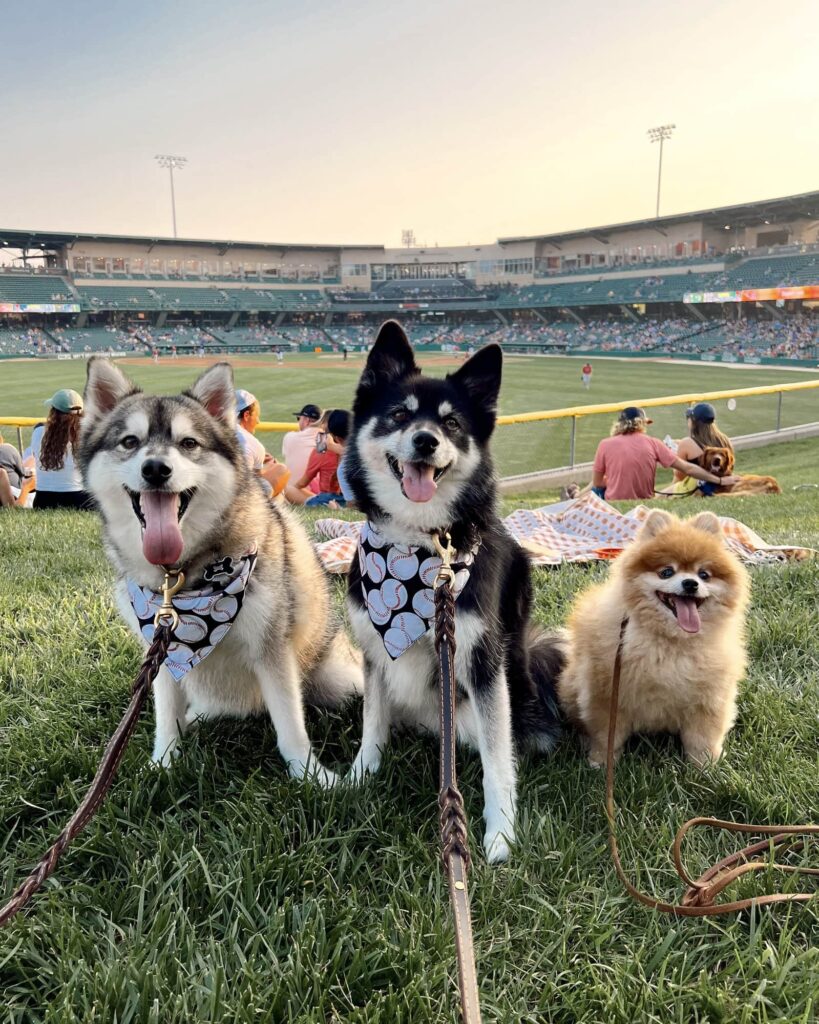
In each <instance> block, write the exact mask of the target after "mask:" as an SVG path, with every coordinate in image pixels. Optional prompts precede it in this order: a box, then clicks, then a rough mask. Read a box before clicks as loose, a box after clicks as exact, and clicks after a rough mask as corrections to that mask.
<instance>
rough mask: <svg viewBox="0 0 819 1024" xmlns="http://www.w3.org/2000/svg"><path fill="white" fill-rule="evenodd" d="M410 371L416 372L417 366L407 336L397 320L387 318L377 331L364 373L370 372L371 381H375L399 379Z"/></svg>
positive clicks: (406, 375)
mask: <svg viewBox="0 0 819 1024" xmlns="http://www.w3.org/2000/svg"><path fill="white" fill-rule="evenodd" d="M411 373H418V367H417V366H416V365H415V353H414V352H413V351H412V345H410V343H409V338H408V337H407V335H406V334H405V332H404V328H403V327H402V326H401V324H399V323H398V321H397V320H387V321H386V322H385V323H383V324H382V325H381V328H380V330H379V331H378V336H377V337H376V339H375V344H374V345H373V347H372V349H371V350H370V354H369V356H368V357H367V365H366V366H365V368H364V374H370V375H371V379H372V382H373V383H376V382H383V381H389V380H399V379H400V378H401V377H408V376H409V375H410V374H411ZM364 374H362V378H363V376H364Z"/></svg>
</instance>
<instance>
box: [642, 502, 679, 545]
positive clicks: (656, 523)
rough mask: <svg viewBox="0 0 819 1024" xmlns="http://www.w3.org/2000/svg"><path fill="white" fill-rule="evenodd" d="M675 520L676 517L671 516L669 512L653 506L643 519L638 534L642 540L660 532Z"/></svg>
mask: <svg viewBox="0 0 819 1024" xmlns="http://www.w3.org/2000/svg"><path fill="white" fill-rule="evenodd" d="M675 521H676V517H675V516H672V515H671V513H670V512H664V511H663V510H662V509H660V508H654V509H652V510H651V511H650V512H649V514H648V515H647V516H646V518H645V519H644V520H643V525H642V526H641V527H640V532H639V536H640V538H641V539H642V540H646V539H648V538H649V537H656V536H657V534H658V533H662V532H663V530H667V529H668V528H669V526H671V525H672V523H674V522H675Z"/></svg>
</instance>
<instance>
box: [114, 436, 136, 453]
mask: <svg viewBox="0 0 819 1024" xmlns="http://www.w3.org/2000/svg"><path fill="white" fill-rule="evenodd" d="M119 445H120V448H124V449H125V450H126V451H127V452H132V451H133V450H134V449H135V448H139V438H138V437H136V436H135V435H134V434H126V435H125V437H123V439H122V440H121V441H120V443H119Z"/></svg>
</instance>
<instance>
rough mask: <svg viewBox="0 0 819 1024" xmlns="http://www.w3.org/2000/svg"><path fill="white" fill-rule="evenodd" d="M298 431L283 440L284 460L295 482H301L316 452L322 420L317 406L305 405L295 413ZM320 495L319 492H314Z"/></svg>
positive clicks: (286, 435) (290, 432) (290, 433)
mask: <svg viewBox="0 0 819 1024" xmlns="http://www.w3.org/2000/svg"><path fill="white" fill-rule="evenodd" d="M293 415H294V416H295V417H296V423H297V425H298V430H291V431H289V432H288V433H287V434H285V435H284V438H283V439H282V458H283V459H284V464H285V465H286V466H287V468H288V469H289V470H290V477H291V479H293V480H301V478H302V477H303V476H304V474H305V472H306V470H307V463H308V461H309V460H310V456H311V455H312V454H313V452H314V451H315V450H316V434H318V422H319V420H320V419H321V409H319V407H318V406H317V405H304V406H302V408H301V411H300V412H294V413H293ZM313 493H318V492H313Z"/></svg>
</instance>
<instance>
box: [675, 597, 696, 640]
mask: <svg viewBox="0 0 819 1024" xmlns="http://www.w3.org/2000/svg"><path fill="white" fill-rule="evenodd" d="M674 603H675V605H676V606H677V622H679V624H680V625H681V626H682V628H683V629H684V630H685V631H686V633H699V631H700V610H699V608H698V607H697V602H696V601H695V600H694V598H693V597H675V598H674Z"/></svg>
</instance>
